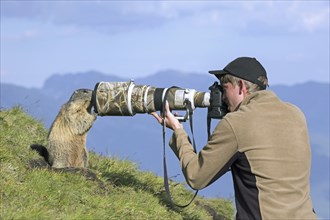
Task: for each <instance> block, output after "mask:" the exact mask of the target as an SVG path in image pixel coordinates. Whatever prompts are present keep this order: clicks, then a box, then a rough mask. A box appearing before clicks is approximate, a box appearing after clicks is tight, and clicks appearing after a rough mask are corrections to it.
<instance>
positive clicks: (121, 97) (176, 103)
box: [92, 80, 225, 118]
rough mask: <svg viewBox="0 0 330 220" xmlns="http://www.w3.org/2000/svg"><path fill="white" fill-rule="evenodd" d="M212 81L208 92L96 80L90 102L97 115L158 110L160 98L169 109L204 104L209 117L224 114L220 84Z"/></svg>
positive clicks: (197, 106)
mask: <svg viewBox="0 0 330 220" xmlns="http://www.w3.org/2000/svg"><path fill="white" fill-rule="evenodd" d="M215 84H216V83H215ZM215 84H213V85H212V86H211V87H212V89H211V87H210V89H211V93H209V92H199V91H196V90H195V89H187V88H178V87H171V88H157V87H153V86H149V85H136V84H135V83H134V81H133V80H131V81H129V82H99V83H97V84H96V85H95V87H94V91H93V100H92V102H93V105H94V111H95V112H96V113H97V114H98V115H99V116H133V115H135V114H142V113H151V112H155V111H162V107H163V103H164V100H167V101H168V103H169V107H170V109H171V110H188V108H189V110H190V111H193V110H194V109H195V108H206V107H208V108H209V113H210V116H212V118H220V117H223V115H225V111H224V108H225V107H224V106H223V103H222V101H221V94H222V93H221V87H220V86H219V85H218V86H216V85H215ZM213 96H214V97H213ZM217 111H218V112H217ZM219 111H220V112H219Z"/></svg>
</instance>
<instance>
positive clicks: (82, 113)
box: [31, 89, 96, 168]
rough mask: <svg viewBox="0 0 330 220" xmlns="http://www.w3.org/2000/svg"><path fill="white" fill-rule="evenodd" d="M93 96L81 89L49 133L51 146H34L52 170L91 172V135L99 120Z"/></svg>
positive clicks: (75, 92)
mask: <svg viewBox="0 0 330 220" xmlns="http://www.w3.org/2000/svg"><path fill="white" fill-rule="evenodd" d="M92 92H93V90H90V89H78V90H76V91H74V93H73V94H72V96H71V98H70V99H69V101H68V102H67V103H65V104H64V105H63V106H62V107H61V110H60V112H59V113H58V115H57V116H56V118H55V120H54V122H53V124H52V126H51V127H50V129H49V133H48V138H47V142H48V143H47V146H46V147H44V146H42V145H39V144H33V145H31V148H32V149H33V150H36V151H38V153H39V154H40V155H41V156H43V157H44V159H45V161H46V162H47V163H48V164H49V165H50V166H51V167H52V168H64V167H80V168H87V165H88V152H87V149H86V137H87V132H88V131H89V129H90V128H91V127H92V125H93V122H94V121H95V119H96V114H95V113H92V112H91V111H92V101H91V100H92Z"/></svg>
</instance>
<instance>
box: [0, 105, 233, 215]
mask: <svg viewBox="0 0 330 220" xmlns="http://www.w3.org/2000/svg"><path fill="white" fill-rule="evenodd" d="M46 136H47V131H46V129H45V128H44V127H43V125H42V123H40V122H38V121H36V120H35V119H33V118H32V117H30V116H29V115H27V114H26V113H24V111H22V109H20V108H19V107H17V108H13V109H10V110H4V111H1V112H0V168H1V170H0V171H1V177H0V199H1V201H0V202H1V203H0V208H1V210H0V211H1V212H0V219H22V218H23V219H212V218H213V217H212V215H213V216H217V217H219V218H218V219H222V217H224V218H225V219H232V218H233V214H234V209H233V205H232V202H231V201H228V200H223V199H205V198H201V197H197V198H196V199H195V201H194V203H193V204H191V205H190V206H189V207H188V208H185V209H181V208H170V207H169V206H168V201H167V199H166V196H165V193H164V189H163V188H164V187H163V179H162V178H161V177H158V176H156V175H154V174H152V173H150V172H142V171H140V170H139V169H138V168H137V167H136V165H135V164H134V163H133V162H131V161H128V160H119V159H116V158H109V157H103V156H101V155H97V154H95V153H93V152H90V162H89V168H90V169H91V170H93V172H94V173H96V175H97V178H98V180H95V179H94V180H92V179H89V178H87V177H86V176H84V175H82V174H81V173H70V172H55V171H52V170H49V169H46V168H37V169H36V168H34V169H32V168H30V167H29V162H30V161H31V160H34V159H40V156H39V155H38V154H37V153H36V152H34V151H32V150H30V148H29V146H30V144H32V143H40V144H45V142H46V141H45V140H46ZM171 192H172V194H173V195H172V196H173V197H174V200H175V201H176V202H177V203H182V204H184V203H186V202H187V201H189V200H190V198H191V197H192V193H191V192H190V191H189V190H187V189H186V188H185V187H184V186H183V184H181V183H175V182H171Z"/></svg>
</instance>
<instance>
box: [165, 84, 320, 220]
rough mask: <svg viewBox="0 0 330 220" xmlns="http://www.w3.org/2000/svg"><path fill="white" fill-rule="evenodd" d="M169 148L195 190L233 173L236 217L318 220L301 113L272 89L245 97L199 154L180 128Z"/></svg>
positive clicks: (309, 158) (309, 154) (308, 151)
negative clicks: (311, 190)
mask: <svg viewBox="0 0 330 220" xmlns="http://www.w3.org/2000/svg"><path fill="white" fill-rule="evenodd" d="M170 146H171V148H172V150H173V151H174V153H175V154H176V155H177V157H178V158H179V159H180V163H181V167H182V171H183V173H184V176H185V178H186V180H187V182H188V184H189V185H190V186H191V187H192V188H194V189H202V188H204V187H206V186H208V185H209V184H211V183H212V182H214V181H215V180H217V179H218V178H219V177H220V176H222V175H223V174H224V173H225V172H227V171H228V170H229V169H230V170H231V172H232V175H233V182H234V189H235V202H236V209H237V215H236V217H237V219H316V215H315V214H314V212H313V207H312V201H311V199H310V184H309V178H310V166H311V152H310V145H309V137H308V131H307V126H306V120H305V117H304V114H303V113H302V112H301V111H300V110H299V109H298V108H297V107H295V106H293V105H291V104H289V103H285V102H282V101H281V100H280V99H279V98H278V97H277V96H276V95H275V94H274V93H273V92H272V91H266V90H263V91H259V92H256V93H253V94H251V95H249V96H247V97H246V98H245V99H244V100H243V102H242V103H241V105H240V107H239V108H238V110H237V111H235V112H232V113H229V114H227V115H226V116H225V117H224V118H223V119H222V120H221V121H220V122H219V123H218V125H217V126H216V128H215V129H214V132H213V134H212V135H211V138H210V140H209V141H208V143H207V144H206V145H205V146H204V147H203V149H202V150H201V151H200V152H199V153H198V154H196V153H194V151H193V147H192V145H191V144H190V142H189V140H188V136H187V134H186V132H185V131H184V130H183V129H178V130H175V132H174V133H173V136H172V138H171V140H170Z"/></svg>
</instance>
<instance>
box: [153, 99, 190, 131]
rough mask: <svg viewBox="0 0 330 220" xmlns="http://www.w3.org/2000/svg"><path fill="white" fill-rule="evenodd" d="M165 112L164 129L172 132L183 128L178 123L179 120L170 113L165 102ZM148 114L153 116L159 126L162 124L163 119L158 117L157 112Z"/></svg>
mask: <svg viewBox="0 0 330 220" xmlns="http://www.w3.org/2000/svg"><path fill="white" fill-rule="evenodd" d="M165 112H166V114H165V115H166V117H165V123H166V127H168V128H170V129H172V130H173V131H174V130H176V129H178V128H182V127H183V126H182V124H181V123H180V122H179V120H178V119H177V118H176V117H175V116H174V115H173V114H172V112H171V111H170V106H169V104H168V102H167V101H166V105H165ZM150 114H151V115H153V116H154V117H155V118H156V119H157V121H158V122H159V123H160V124H163V121H164V119H163V118H162V117H161V116H160V115H158V114H157V112H152V113H150Z"/></svg>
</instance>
